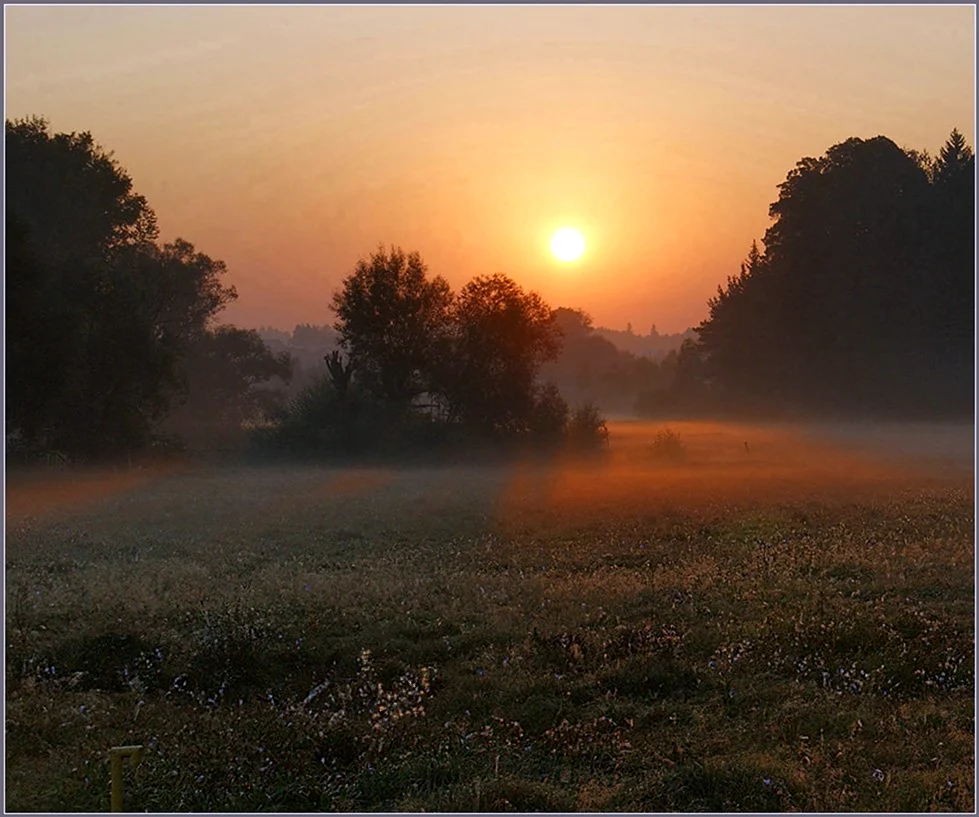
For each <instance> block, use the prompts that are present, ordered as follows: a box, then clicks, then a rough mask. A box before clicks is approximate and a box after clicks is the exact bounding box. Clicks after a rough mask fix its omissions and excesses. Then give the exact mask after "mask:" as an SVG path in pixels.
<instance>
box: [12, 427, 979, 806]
mask: <svg viewBox="0 0 979 817" xmlns="http://www.w3.org/2000/svg"><path fill="white" fill-rule="evenodd" d="M671 430H672V431H673V432H674V433H676V434H677V435H681V436H682V441H683V447H684V456H683V457H682V458H680V459H676V458H664V457H662V456H659V455H658V453H659V452H658V451H657V448H656V442H655V441H656V440H657V439H663V437H662V436H661V433H662V431H663V428H662V426H647V425H643V424H630V423H619V424H613V425H612V427H611V428H610V431H611V447H610V449H609V451H607V452H606V453H605V454H604V455H603V456H602V457H600V458H591V459H585V460H582V459H578V460H574V459H567V460H554V461H551V462H545V461H540V460H537V461H525V462H515V463H511V464H508V465H502V464H494V465H472V466H465V467H462V466H454V467H431V468H424V467H419V466H411V467H401V468H396V467H393V466H392V467H383V466H379V465H378V466H373V467H363V468H356V467H344V468H339V467H326V466H322V467H317V466H302V467H286V466H283V465H268V466H246V465H227V466H221V467H218V466H207V467H201V466H193V467H192V466H183V467H179V468H178V467H172V468H170V469H166V470H163V469H161V470H157V471H150V470H142V471H135V470H125V469H123V470H119V471H104V472H100V473H88V474H73V473H68V474H60V475H57V476H55V477H52V476H50V475H43V476H37V475H31V476H23V475H16V474H14V475H11V476H10V477H8V488H7V540H6V685H7V699H6V770H7V772H6V775H7V776H6V798H7V801H6V807H7V809H8V810H14V811H20V810H28V811H98V810H106V809H107V807H108V797H109V794H108V791H109V778H108V764H107V757H106V753H107V751H108V749H109V748H110V747H111V746H116V745H124V744H133V743H138V744H143V745H145V746H146V757H145V760H144V762H143V763H142V765H140V766H139V767H138V768H137V769H135V770H133V771H132V772H131V773H127V791H126V797H127V801H126V805H127V809H132V810H136V811H140V810H150V811H205V810H206V811H232V812H235V811H271V810H288V811H318V810H341V811H358V810H384V811H413V810H429V811H431V810H438V811H505V810H518V811H534V810H544V811H570V810H585V811H664V810H679V811H698V810H710V811H792V810H807V811H813V810H815V811H830V812H832V811H877V812H894V811H929V810H951V811H972V810H973V809H974V802H975V801H974V777H973V767H974V752H973V747H974V738H973V736H974V674H973V668H974V627H973V621H974V571H973V564H974V549H973V530H974V509H973V474H972V470H971V466H967V467H963V466H962V465H961V463H960V464H958V465H954V464H947V463H946V464H942V463H939V462H929V463H924V462H917V463H907V462H899V461H897V460H895V459H893V458H890V459H886V460H884V459H881V458H879V457H876V456H873V455H872V454H871V453H869V452H864V451H862V450H861V451H858V450H857V449H856V448H855V447H854V446H851V445H846V446H843V447H841V446H840V445H838V444H834V443H833V442H832V441H830V440H827V439H826V438H806V437H805V436H803V435H800V434H799V433H797V432H794V431H789V430H786V429H781V430H779V429H759V428H753V427H739V426H733V425H730V424H727V425H720V424H715V425H712V424H707V423H686V424H671ZM744 442H749V447H748V448H747V449H746V448H745V446H744Z"/></svg>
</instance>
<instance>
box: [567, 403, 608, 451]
mask: <svg viewBox="0 0 979 817" xmlns="http://www.w3.org/2000/svg"><path fill="white" fill-rule="evenodd" d="M567 439H568V443H569V444H570V445H571V447H572V448H578V449H595V448H600V447H602V446H605V445H608V426H607V425H606V423H605V418H604V417H603V416H602V413H601V411H599V409H598V406H596V405H595V404H594V403H585V404H584V405H583V406H579V407H578V408H576V409H575V410H574V411H572V412H571V419H570V420H569V421H568V427H567Z"/></svg>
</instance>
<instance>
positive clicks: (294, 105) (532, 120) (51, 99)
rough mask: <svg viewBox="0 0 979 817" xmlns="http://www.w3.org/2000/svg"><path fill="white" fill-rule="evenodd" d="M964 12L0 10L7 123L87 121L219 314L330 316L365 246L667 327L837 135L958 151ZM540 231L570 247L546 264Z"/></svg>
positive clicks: (256, 318)
mask: <svg viewBox="0 0 979 817" xmlns="http://www.w3.org/2000/svg"><path fill="white" fill-rule="evenodd" d="M974 22H975V14H974V9H973V7H971V6H957V7H955V6H946V7H934V6H919V7H912V6H892V7H882V6H864V7H825V6H824V7H818V6H815V7H814V6H809V7H801V6H795V7H792V6H785V7H771V6H746V7H735V6H713V7H692V6H686V7H684V6H674V7H656V6H644V7H637V6H631V7H624V6H619V7H607V6H606V7H602V6H574V7H572V6H549V7H548V6H537V7H516V6H509V7H488V6H482V7H480V6H453V7H432V6H428V7H413V8H408V7H391V6H387V7H377V6H375V7H365V6H362V7H349V6H348V7H344V6H333V7H315V6H293V7H271V6H268V7H265V6H262V7H260V6H238V7H228V6H225V7H220V6H212V7H187V6H183V7H181V6H171V7H139V6H129V7H89V8H84V7H76V6H62V7H40V6H20V7H11V6H6V7H5V23H6V24H5V34H6V49H5V52H6V116H7V117H8V118H15V117H22V116H27V115H30V114H38V115H43V116H45V117H47V118H48V120H49V121H50V123H51V125H52V127H53V129H54V130H56V131H72V130H76V131H82V130H90V131H91V132H92V133H93V135H94V136H95V138H96V140H97V141H99V142H100V143H101V144H102V145H103V146H105V147H106V148H108V149H109V150H112V151H114V152H115V154H116V158H117V159H118V160H119V161H120V163H121V164H122V165H123V166H124V167H125V168H126V169H127V170H128V171H129V172H130V174H131V175H132V177H133V180H134V184H135V188H136V190H137V191H138V192H140V193H142V194H143V195H145V196H146V197H147V198H148V199H149V202H150V204H151V205H152V207H153V208H154V210H155V211H156V213H157V215H158V217H159V221H160V226H161V230H162V237H163V238H164V239H166V240H169V239H172V238H174V237H176V236H181V237H184V238H186V239H188V240H190V241H191V242H193V243H194V244H195V245H196V246H197V247H198V249H200V250H201V251H203V252H206V253H208V254H209V255H211V256H213V257H216V258H221V259H223V260H224V261H225V262H226V263H227V264H228V267H229V276H228V281H229V283H233V284H234V285H235V286H236V287H237V288H238V292H239V295H240V298H239V301H238V303H237V304H235V305H234V306H232V307H231V308H229V309H228V311H227V312H226V313H225V314H224V318H225V319H227V320H229V321H233V322H235V323H238V324H239V325H242V326H258V325H260V324H272V325H275V326H278V327H280V328H285V329H291V328H292V327H293V326H294V325H295V324H296V323H299V322H309V323H317V324H322V323H332V321H333V315H332V313H331V312H330V310H329V308H328V303H329V298H330V294H331V293H332V291H333V290H334V289H335V288H336V287H337V286H338V285H339V283H340V281H341V280H342V278H343V277H344V276H345V275H346V274H347V273H349V272H350V270H351V269H352V267H353V265H354V264H355V262H356V260H357V258H358V257H361V256H364V255H366V254H367V253H369V252H370V251H371V250H372V249H374V248H375V247H376V246H377V245H378V244H379V243H380V242H383V243H385V244H391V243H394V244H400V245H401V246H403V247H404V248H405V249H417V250H418V251H420V252H421V254H422V256H423V257H424V259H425V260H426V261H427V262H428V264H429V267H430V269H431V270H432V271H433V272H435V273H439V274H442V275H444V276H445V277H446V278H447V279H448V280H449V282H450V283H451V284H452V285H453V286H454V287H455V288H458V287H460V286H461V285H462V284H464V283H465V282H466V281H467V280H468V279H469V278H471V277H472V276H473V275H477V274H481V273H492V272H504V273H506V274H508V275H511V276H512V277H513V278H515V279H516V280H518V281H519V282H520V283H521V284H522V285H524V286H525V287H528V288H532V289H536V290H538V291H539V292H540V293H541V294H542V295H543V296H544V297H545V298H546V299H547V300H548V302H549V303H551V305H552V306H572V307H582V308H584V309H586V310H587V311H589V312H590V313H591V314H592V315H593V316H594V318H595V321H596V323H598V324H601V325H606V326H611V327H615V328H624V327H625V325H626V323H627V322H631V323H632V324H633V326H634V327H635V329H636V331H638V332H645V331H647V330H648V328H649V326H650V325H651V324H653V323H655V324H656V325H657V327H658V329H659V330H660V331H661V332H673V331H682V330H683V329H685V328H686V327H688V326H690V325H694V324H696V323H698V322H699V321H700V320H702V319H703V318H704V317H705V316H706V312H707V308H706V300H707V298H708V297H710V296H711V295H712V294H713V293H714V292H715V291H716V288H717V285H718V284H719V283H722V282H723V281H724V280H725V279H726V277H727V276H728V275H729V274H734V273H736V272H737V270H738V265H739V263H740V261H741V260H742V259H743V258H744V256H745V255H746V253H747V250H748V248H749V247H750V245H751V241H752V240H753V239H760V238H761V237H762V236H763V234H764V231H765V229H766V227H767V226H768V223H769V220H768V205H769V204H770V203H771V202H772V201H773V200H774V199H775V198H776V197H777V195H778V192H777V189H776V185H777V184H778V183H779V182H781V181H782V180H783V179H784V178H785V175H786V173H787V172H788V171H789V170H790V169H791V168H792V167H793V165H794V164H795V162H796V161H797V160H798V159H800V158H802V157H803V156H809V155H811V156H815V155H819V154H821V153H823V152H824V151H825V150H826V148H828V147H829V146H830V145H832V144H835V143H837V142H840V141H842V140H844V139H846V138H848V137H850V136H859V137H864V138H869V137H872V136H876V135H878V134H883V135H885V136H888V137H890V138H892V139H894V141H896V142H897V143H898V144H900V145H902V146H904V147H913V148H917V149H922V148H926V149H928V150H929V151H931V152H932V153H935V152H937V150H938V148H939V147H940V146H941V144H942V143H943V142H944V140H945V138H946V137H947V135H948V133H949V132H950V131H951V129H952V128H953V127H958V128H959V130H960V131H962V132H963V134H965V136H966V138H967V139H968V141H969V143H970V144H974V133H975V129H974V120H975V87H974V44H975V35H974V28H975V25H974ZM563 224H571V225H574V226H577V227H579V228H580V229H581V230H582V232H583V233H584V234H585V237H586V239H587V241H588V249H587V252H586V255H585V256H584V257H583V258H582V259H581V260H580V261H578V262H576V263H574V264H561V263H559V262H557V261H556V260H554V259H553V258H552V257H551V255H550V252H549V249H548V242H549V238H550V234H551V233H552V232H553V230H554V229H556V228H557V227H559V226H562V225H563Z"/></svg>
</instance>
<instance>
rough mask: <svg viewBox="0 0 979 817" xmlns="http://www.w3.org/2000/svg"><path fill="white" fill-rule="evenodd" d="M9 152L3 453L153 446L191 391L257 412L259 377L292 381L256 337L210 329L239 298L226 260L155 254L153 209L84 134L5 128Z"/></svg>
mask: <svg viewBox="0 0 979 817" xmlns="http://www.w3.org/2000/svg"><path fill="white" fill-rule="evenodd" d="M5 146H6V173H7V179H6V231H7V232H6V235H7V240H6V248H5V251H6V298H7V300H6V315H5V319H6V334H5V342H6V395H5V397H6V436H7V441H8V446H7V447H8V453H9V452H10V450H11V442H12V441H15V443H16V446H17V447H19V448H20V449H22V450H26V451H38V450H40V451H51V450H55V451H58V452H60V453H62V454H64V455H67V456H69V457H70V458H73V459H83V460H95V459H103V458H111V457H115V456H118V455H120V454H123V453H128V452H132V451H134V450H139V449H141V448H145V447H146V446H148V445H149V444H150V443H151V442H153V441H154V440H155V439H159V437H160V429H161V424H162V423H163V421H164V420H165V419H166V418H167V416H168V415H169V414H170V413H171V412H172V411H173V409H174V408H176V407H177V406H179V405H181V404H183V403H185V402H186V401H187V399H188V397H189V396H190V394H191V388H192V387H193V391H194V397H195V398H198V397H201V396H202V395H203V394H204V392H205V391H208V390H210V392H211V395H210V396H211V398H214V399H219V400H220V398H221V397H222V396H223V399H224V404H223V405H222V407H221V411H222V412H225V413H226V412H227V410H228V408H229V406H230V405H232V404H234V405H237V406H239V407H241V406H242V405H244V404H247V403H248V402H249V401H252V403H253V404H254V400H253V399H252V395H251V392H252V387H253V385H254V383H255V382H256V380H255V378H256V377H258V378H259V379H261V378H262V377H264V376H266V375H269V376H271V375H276V376H280V377H288V376H289V365H288V362H287V361H286V360H285V359H281V358H279V359H276V358H273V357H272V355H271V354H270V353H269V352H268V350H267V349H265V347H264V346H263V345H262V344H261V341H260V340H259V339H258V338H257V336H254V337H253V335H254V333H249V332H244V331H243V330H239V329H234V328H233V327H227V328H223V329H220V330H218V331H216V332H215V331H214V328H213V322H214V319H215V317H216V315H217V314H218V313H219V312H220V311H221V309H223V308H224V306H225V305H226V304H227V303H229V302H230V301H232V300H233V299H235V298H236V297H237V295H236V293H235V290H234V288H232V287H227V286H225V285H223V284H222V282H221V279H222V277H223V275H224V273H225V267H224V264H223V263H222V262H221V261H217V260H214V259H212V258H210V257H208V256H207V255H205V254H203V253H201V252H198V251H197V250H196V249H195V248H194V247H193V245H191V244H190V243H188V242H186V241H183V240H180V239H178V240H176V241H174V242H172V243H168V244H163V245H160V244H159V243H158V241H157V239H158V235H159V233H158V229H157V225H156V217H155V215H154V213H153V211H152V209H151V208H150V207H149V205H148V203H147V202H146V200H145V199H144V198H143V197H142V196H140V195H137V194H136V193H134V192H133V189H132V180H131V179H130V177H129V175H128V174H127V173H126V172H125V170H124V169H123V168H122V167H120V165H119V164H118V163H117V162H116V161H115V160H114V159H113V157H112V155H111V154H109V153H107V152H106V151H105V150H103V149H102V148H101V147H100V146H99V145H97V144H96V143H95V141H94V140H93V138H92V136H91V134H89V133H83V134H76V133H71V134H65V133H58V134H52V133H51V132H50V130H49V128H48V124H47V122H45V121H44V120H43V119H39V118H31V119H26V120H18V121H12V122H11V121H8V122H7V123H6V132H5ZM216 359H220V365H219V366H216V364H215V360H216ZM208 367H210V368H209V369H208ZM217 369H220V370H221V372H220V374H217V373H216V371H217ZM204 370H208V373H207V374H204V373H203V372H204Z"/></svg>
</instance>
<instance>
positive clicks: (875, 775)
mask: <svg viewBox="0 0 979 817" xmlns="http://www.w3.org/2000/svg"><path fill="white" fill-rule="evenodd" d="M871 777H873V779H874V780H876V781H877V782H878V783H880V782H881V781H882V780H883V779H884V773H883V772H882V771H881V770H880V769H874V771H873V774H872V775H871Z"/></svg>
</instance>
